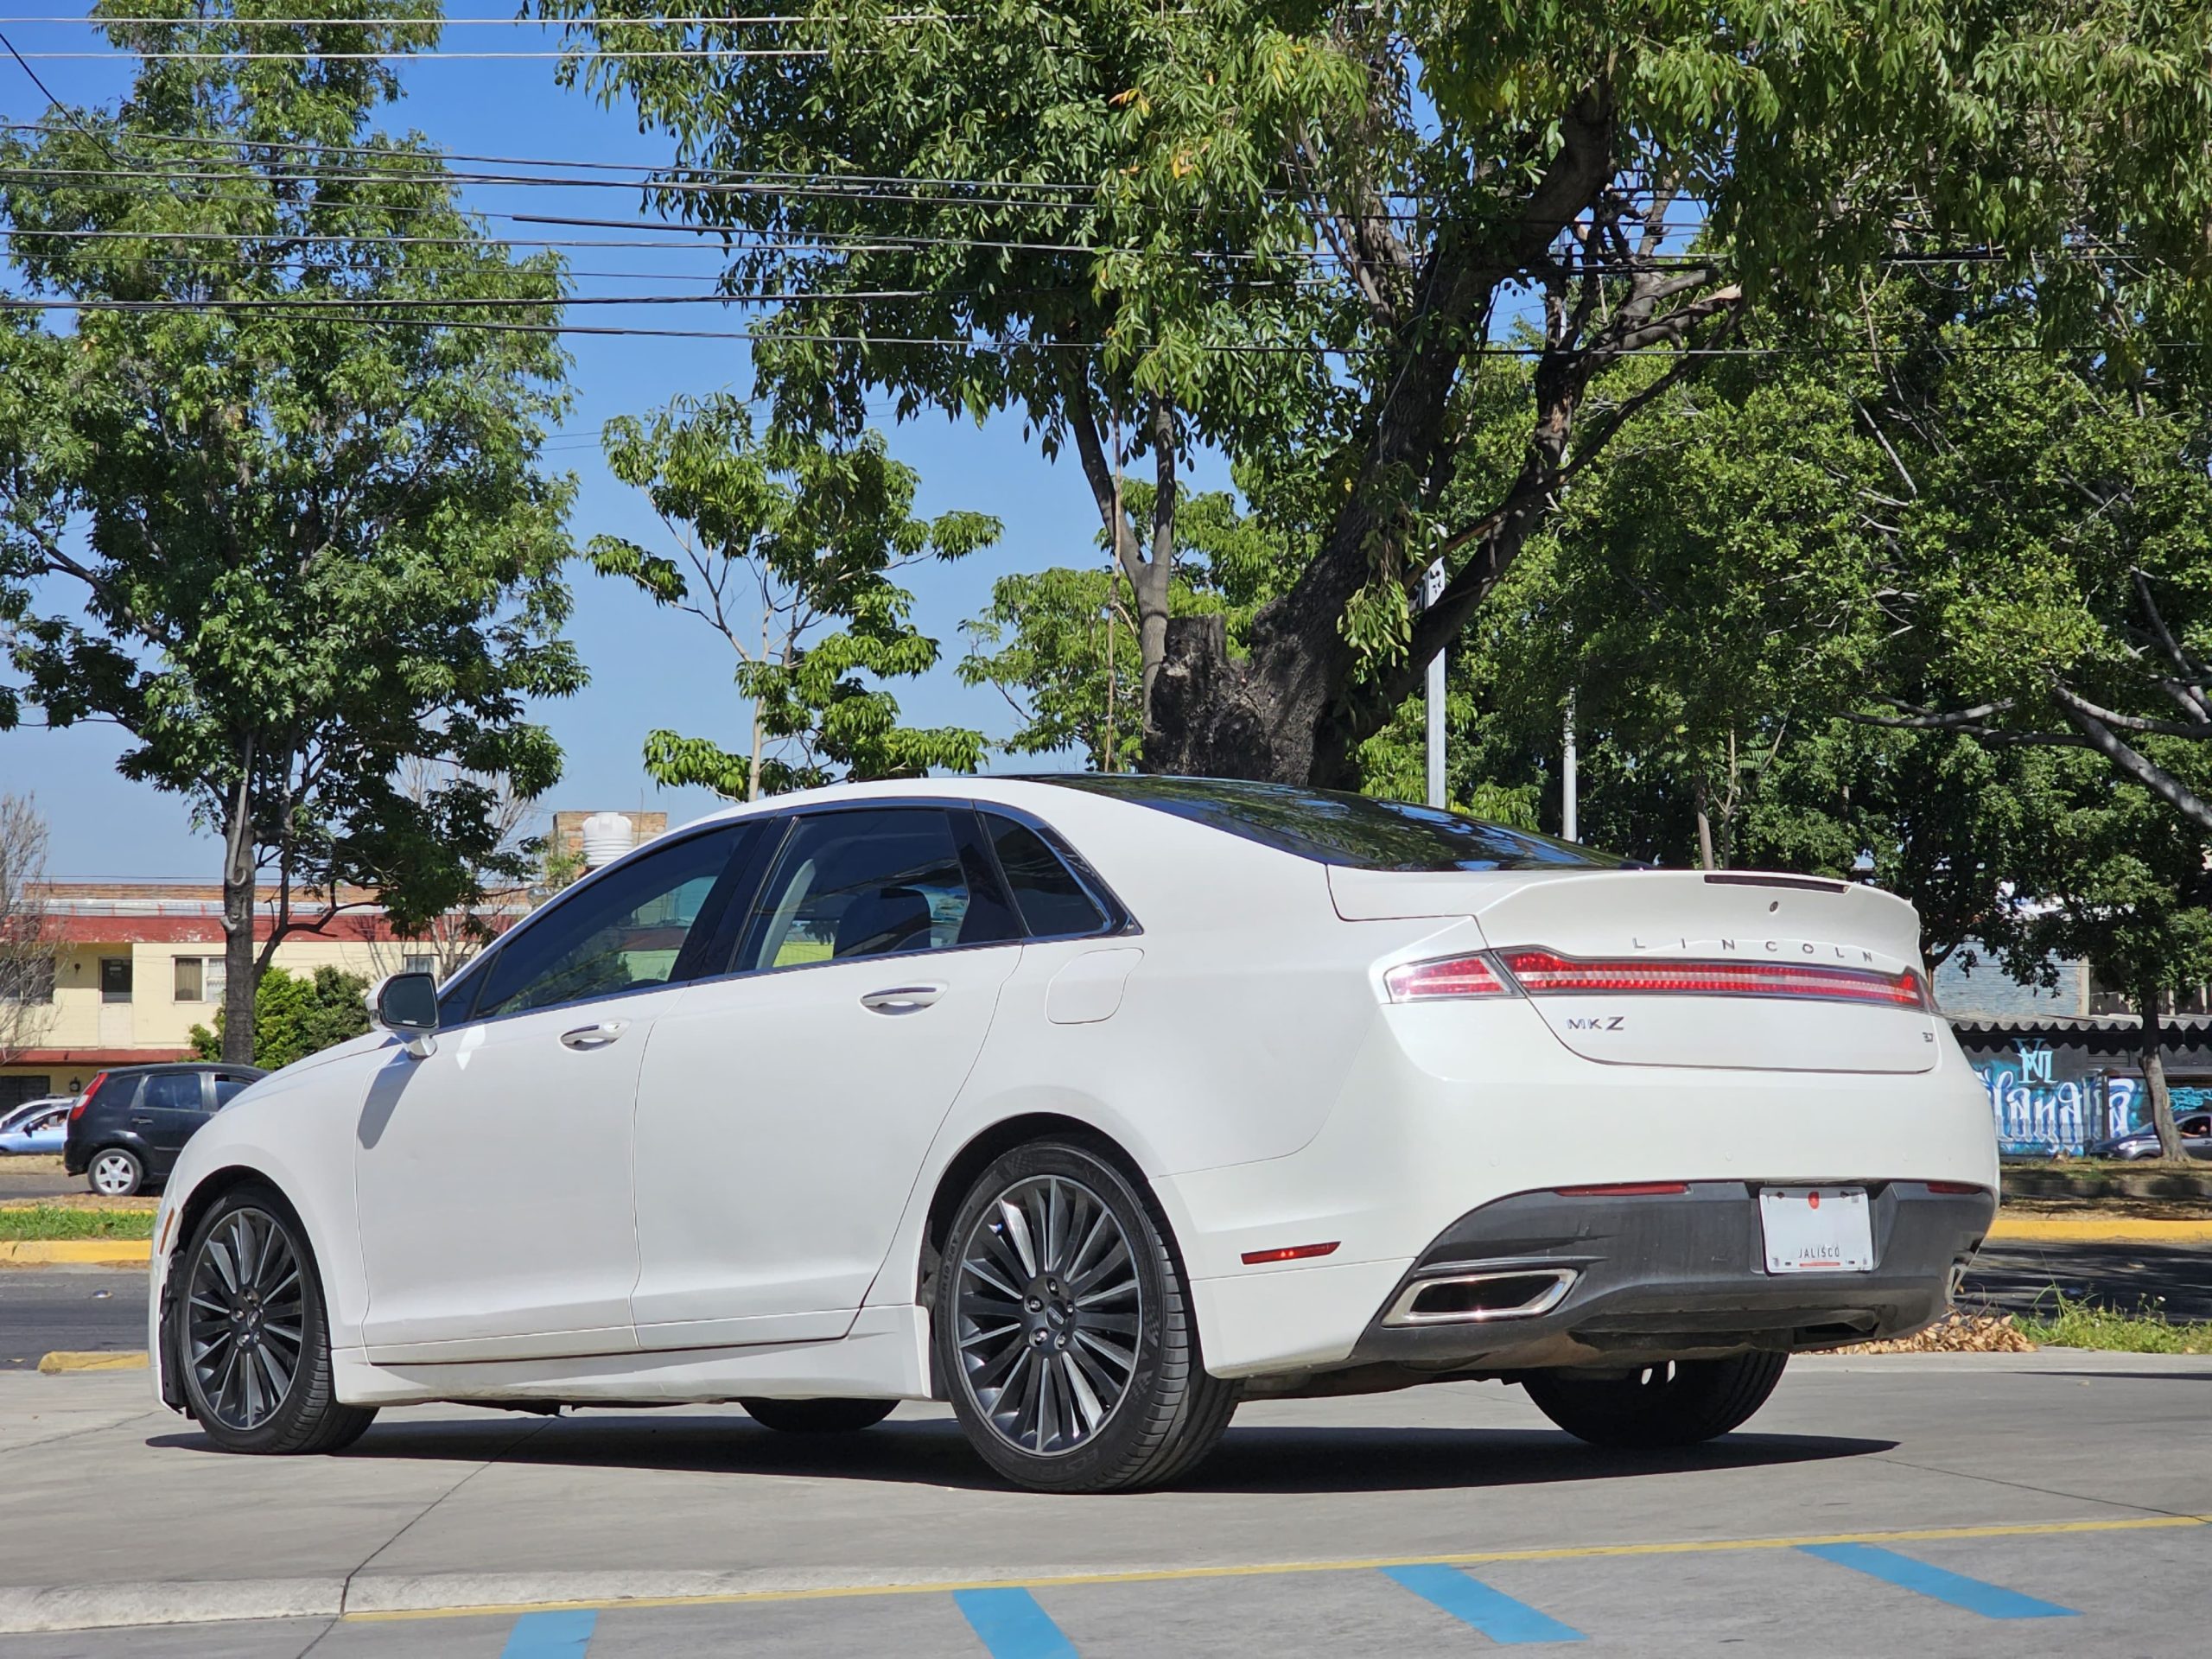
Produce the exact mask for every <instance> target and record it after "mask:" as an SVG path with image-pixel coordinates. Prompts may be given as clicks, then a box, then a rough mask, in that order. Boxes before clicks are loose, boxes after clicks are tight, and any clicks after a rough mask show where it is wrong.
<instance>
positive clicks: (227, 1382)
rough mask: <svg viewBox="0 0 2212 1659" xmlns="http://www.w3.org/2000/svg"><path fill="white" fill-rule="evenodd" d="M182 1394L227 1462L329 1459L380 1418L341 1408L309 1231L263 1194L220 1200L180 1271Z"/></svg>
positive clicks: (253, 1190) (261, 1190)
mask: <svg viewBox="0 0 2212 1659" xmlns="http://www.w3.org/2000/svg"><path fill="white" fill-rule="evenodd" d="M177 1271H178V1272H179V1273H181V1274H182V1284H181V1289H180V1290H179V1292H178V1294H177V1297H176V1310H175V1314H174V1316H173V1317H174V1318H175V1321H176V1329H175V1337H176V1341H175V1352H176V1357H177V1363H178V1364H179V1365H180V1366H181V1368H182V1370H183V1373H184V1376H183V1381H184V1395H185V1402H186V1403H187V1404H188V1406H189V1407H190V1408H191V1410H192V1414H193V1416H194V1418H196V1419H197V1420H198V1421H199V1423H200V1427H201V1429H203V1430H204V1431H205V1432H206V1433H207V1438H208V1439H209V1440H213V1441H214V1442H215V1444H216V1445H217V1446H220V1447H221V1448H222V1449H223V1450H224V1451H226V1452H280V1453H281V1452H336V1451H338V1450H340V1449H341V1448H342V1447H345V1446H351V1445H352V1444H353V1442H354V1441H355V1440H359V1439H360V1438H361V1436H362V1434H363V1433H365V1432H366V1430H367V1428H368V1427H369V1424H370V1423H371V1422H372V1421H374V1420H375V1418H376V1409H375V1408H374V1407H360V1406H346V1405H340V1403H339V1402H338V1396H337V1394H336V1391H335V1389H334V1384H333V1382H332V1379H331V1366H330V1329H329V1325H328V1322H327V1319H326V1317H325V1314H324V1309H323V1300H322V1285H321V1281H320V1280H319V1279H318V1278H317V1277H316V1274H315V1255H314V1253H313V1252H312V1251H311V1250H310V1249H308V1242H307V1233H306V1230H304V1229H303V1228H302V1227H301V1225H300V1224H299V1218H298V1217H296V1216H295V1215H294V1214H293V1213H292V1210H291V1206H290V1205H287V1204H286V1203H285V1202H284V1201H283V1199H282V1198H278V1197H277V1194H276V1193H275V1192H271V1191H270V1190H268V1189H267V1188H265V1187H258V1186H241V1187H234V1188H232V1190H231V1191H230V1192H226V1193H224V1194H223V1196H222V1197H221V1198H218V1199H216V1200H215V1203H214V1205H213V1207H212V1208H210V1209H209V1211H207V1215H206V1216H205V1217H202V1219H201V1221H200V1225H199V1226H198V1227H197V1228H195V1229H194V1231H193V1235H192V1242H191V1243H189V1244H188V1245H187V1246H186V1248H185V1252H184V1255H183V1258H182V1260H181V1263H180V1265H179V1267H178V1268H177Z"/></svg>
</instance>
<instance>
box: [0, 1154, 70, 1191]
mask: <svg viewBox="0 0 2212 1659" xmlns="http://www.w3.org/2000/svg"><path fill="white" fill-rule="evenodd" d="M83 1191H85V1178H84V1177H83V1176H81V1175H64V1174H63V1173H61V1163H60V1160H59V1159H54V1158H43V1157H41V1158H28V1157H10V1158H0V1198H60V1196H61V1195H62V1194H64V1193H65V1192H83Z"/></svg>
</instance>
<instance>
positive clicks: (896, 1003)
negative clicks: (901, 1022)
mask: <svg viewBox="0 0 2212 1659" xmlns="http://www.w3.org/2000/svg"><path fill="white" fill-rule="evenodd" d="M943 995H944V986H942V985H894V986H893V987H892V988H890V989H889V990H884V991H870V992H869V993H868V995H866V996H864V997H862V998H861V1007H864V1008H866V1009H867V1010H868V1012H869V1013H870V1014H913V1013H916V1012H918V1010H920V1009H923V1008H926V1007H929V1006H930V1004H931V1003H932V1002H934V1001H937V1000H938V998H939V997H940V996H943Z"/></svg>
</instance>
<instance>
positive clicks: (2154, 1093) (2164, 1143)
mask: <svg viewBox="0 0 2212 1659" xmlns="http://www.w3.org/2000/svg"><path fill="white" fill-rule="evenodd" d="M2136 1001H2137V1003H2138V1004H2139V1007H2141V1008H2142V1010H2143V1087H2144V1089H2145V1091H2146V1092H2147V1093H2148V1094H2149V1095H2150V1096H2151V1127H2152V1128H2154V1129H2156V1130H2157V1131H2158V1161H2159V1162H2160V1163H2162V1164H2184V1163H2187V1162H2188V1161H2189V1159H2188V1155H2187V1154H2185V1153H2183V1150H2182V1144H2181V1130H2180V1129H2179V1128H2177V1127H2176V1126H2175V1123H2174V1096H2173V1091H2172V1090H2170V1089H2168V1088H2167V1087H2166V1054H2165V1033H2164V1030H2163V1028H2162V1027H2161V1024H2160V1021H2159V1019H2158V988H2157V987H2155V986H2149V987H2145V988H2144V989H2143V990H2140V991H2139V992H2137V993H2136Z"/></svg>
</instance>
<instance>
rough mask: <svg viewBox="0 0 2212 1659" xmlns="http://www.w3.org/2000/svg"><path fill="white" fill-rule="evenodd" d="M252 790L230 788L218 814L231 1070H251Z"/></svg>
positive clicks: (241, 785) (243, 784) (244, 783)
mask: <svg viewBox="0 0 2212 1659" xmlns="http://www.w3.org/2000/svg"><path fill="white" fill-rule="evenodd" d="M245 771H247V772H251V767H248V768H245ZM251 790H252V786H251V780H250V778H247V777H241V778H240V779H238V782H237V783H236V784H234V785H232V789H231V798H230V799H229V800H228V801H226V803H225V804H224V813H223V972H224V980H225V983H224V987H223V1058H225V1059H226V1060H228V1061H230V1062H231V1063H232V1065H252V1064H253V992H254V982H255V979H256V977H257V976H256V974H255V972H254V959H253V958H254V950H253V901H254V897H255V894H254V859H253V814H252V794H251Z"/></svg>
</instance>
